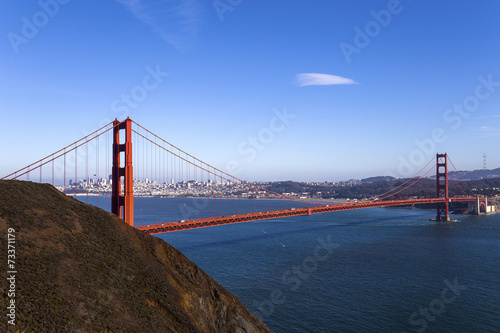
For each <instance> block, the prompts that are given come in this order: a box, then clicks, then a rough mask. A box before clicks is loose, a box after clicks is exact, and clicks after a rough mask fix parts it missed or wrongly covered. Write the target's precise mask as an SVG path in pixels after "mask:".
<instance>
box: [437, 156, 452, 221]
mask: <svg viewBox="0 0 500 333" xmlns="http://www.w3.org/2000/svg"><path fill="white" fill-rule="evenodd" d="M436 198H446V202H444V203H442V202H440V203H438V204H437V215H436V220H437V221H447V222H449V221H450V212H449V202H450V199H449V196H448V155H447V154H436Z"/></svg>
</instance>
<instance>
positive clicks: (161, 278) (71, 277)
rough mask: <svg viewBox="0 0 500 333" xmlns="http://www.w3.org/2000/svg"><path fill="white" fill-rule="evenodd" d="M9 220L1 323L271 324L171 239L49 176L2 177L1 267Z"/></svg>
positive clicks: (67, 326)
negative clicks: (10, 281) (75, 194)
mask: <svg viewBox="0 0 500 333" xmlns="http://www.w3.org/2000/svg"><path fill="white" fill-rule="evenodd" d="M8 228H14V229H15V232H14V235H15V236H16V244H15V245H16V269H17V271H18V273H17V275H16V297H15V299H16V323H17V325H16V326H11V325H8V326H7V327H8V329H9V331H10V330H12V331H17V330H21V331H23V330H25V331H26V332H32V331H34V332H104V331H107V332H270V331H269V330H268V329H267V327H266V326H265V325H264V324H263V323H262V322H261V321H260V320H259V319H258V318H257V317H256V316H254V315H253V314H252V313H251V312H250V311H249V310H248V309H247V308H246V307H245V306H244V305H243V304H242V303H241V302H240V301H239V300H238V299H237V298H236V297H235V296H233V295H232V294H231V293H230V292H228V291H227V290H226V289H224V288H223V287H222V286H220V285H219V284H218V283H217V282H215V281H214V280H213V279H212V278H211V277H210V276H208V275H207V274H205V273H204V272H203V271H202V270H201V269H200V268H198V267H197V266H196V265H195V264H193V263H192V262H191V261H189V260H188V259H187V258H186V257H185V256H184V255H182V253H180V252H179V251H177V250H176V249H174V248H173V247H171V246H170V245H169V244H167V243H165V242H164V241H162V240H160V239H158V238H156V237H152V236H148V235H146V234H144V233H142V232H140V231H138V230H135V229H134V228H132V227H129V226H128V225H126V224H125V223H124V222H122V221H121V220H119V219H118V218H117V217H115V216H114V215H112V214H110V213H107V212H105V211H103V210H100V209H98V208H95V207H93V206H90V205H86V204H83V203H81V202H78V201H77V200H74V199H72V198H69V197H66V196H65V195H63V194H62V193H60V192H59V191H57V190H56V189H55V188H53V187H52V186H50V185H40V184H35V183H30V182H19V181H0V239H1V240H2V241H1V243H2V244H3V246H2V251H1V252H0V260H1V262H2V265H1V266H2V267H3V268H5V267H6V265H5V263H6V262H7V258H6V256H7V251H6V246H5V245H4V244H6V240H7V235H6V234H7V230H8ZM221 264H223V263H221ZM3 271H4V272H6V271H7V269H6V268H5V269H3ZM2 280H3V281H2V283H1V284H0V288H1V290H0V292H1V295H2V297H1V298H0V306H1V308H2V318H6V308H7V306H8V303H7V302H8V301H9V300H10V298H9V297H8V295H7V292H8V288H7V284H6V283H5V279H2ZM2 322H4V320H3V319H2ZM0 330H2V329H0Z"/></svg>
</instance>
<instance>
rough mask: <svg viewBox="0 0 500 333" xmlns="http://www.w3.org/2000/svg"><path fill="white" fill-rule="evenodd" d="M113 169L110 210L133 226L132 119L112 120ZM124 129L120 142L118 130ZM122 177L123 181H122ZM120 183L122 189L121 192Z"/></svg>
mask: <svg viewBox="0 0 500 333" xmlns="http://www.w3.org/2000/svg"><path fill="white" fill-rule="evenodd" d="M113 126H114V128H113V169H112V174H111V179H112V180H113V184H112V194H111V212H112V213H113V214H116V215H118V217H119V218H121V219H123V220H124V221H125V222H126V223H128V224H129V225H131V226H134V188H133V185H134V183H133V179H134V172H133V168H132V120H131V119H130V118H127V119H126V120H124V121H122V122H119V121H118V120H117V119H115V121H113ZM121 130H125V142H124V143H120V131H121ZM121 153H124V155H125V156H124V162H125V163H124V166H123V167H122V166H121V158H120V155H121ZM122 178H123V183H122ZM122 184H124V191H123V193H122Z"/></svg>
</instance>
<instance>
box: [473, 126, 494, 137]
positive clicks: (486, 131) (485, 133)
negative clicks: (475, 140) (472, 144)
mask: <svg viewBox="0 0 500 333" xmlns="http://www.w3.org/2000/svg"><path fill="white" fill-rule="evenodd" d="M477 130H478V131H479V132H480V133H481V137H482V138H490V137H496V136H500V127H492V126H481V127H479V128H478V129H477Z"/></svg>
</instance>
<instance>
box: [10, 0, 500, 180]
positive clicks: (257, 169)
mask: <svg viewBox="0 0 500 333" xmlns="http://www.w3.org/2000/svg"><path fill="white" fill-rule="evenodd" d="M498 13H500V2H498V1H493V0H489V1H481V2H473V1H456V0H455V1H451V0H448V1H439V2H438V1H430V0H427V1H425V0H421V1H410V0H405V1H403V0H401V1H394V0H391V1H374V0H371V1H332V0H317V1H314V4H312V2H310V1H278V2H276V1H273V2H269V1H262V0H254V1H248V0H242V1H238V0H231V1H229V0H220V1H201V0H183V1H180V0H156V1H146V0H119V1H118V0H115V1H112V0H104V1H103V0H100V1H97V0H87V1H82V0H71V1H68V0H58V1H57V0H41V1H39V2H37V1H23V2H20V1H9V2H6V3H4V5H3V8H2V11H1V12H0V35H1V36H2V38H1V39H0V72H1V73H2V74H1V75H0V116H1V121H0V140H1V142H2V143H1V145H0V156H2V161H1V163H0V174H2V175H4V174H7V173H8V172H10V171H14V170H17V169H19V168H21V167H23V166H25V165H27V164H29V163H30V162H32V161H35V160H37V159H38V158H41V157H43V156H45V155H48V154H50V153H52V152H54V151H56V150H58V149H59V148H61V147H63V146H64V145H66V144H69V143H71V142H73V141H75V140H77V139H79V138H80V137H82V136H83V135H84V134H86V133H87V132H88V131H90V130H93V129H96V128H98V127H99V125H100V123H101V122H103V121H106V120H112V119H114V118H115V117H119V118H123V116H130V117H131V118H133V119H134V120H135V121H136V122H138V123H140V124H141V125H143V126H145V127H146V128H148V129H150V130H151V131H153V132H154V133H156V134H158V135H159V136H161V137H163V138H164V139H166V140H168V141H170V142H172V143H173V144H176V145H177V146H179V147H181V148H183V149H184V150H185V151H187V152H189V153H191V154H192V155H194V156H197V157H199V158H200V159H202V160H204V161H206V162H208V163H210V164H212V165H214V166H216V167H219V168H221V169H224V170H228V171H233V170H236V171H234V172H235V173H237V174H236V175H237V176H238V177H241V178H244V179H248V180H283V179H292V180H298V181H305V180H318V181H325V180H328V181H332V180H341V179H348V178H362V177H367V176H373V175H393V176H398V177H402V176H408V175H410V174H413V173H414V172H416V171H418V169H420V168H421V167H422V166H423V165H425V163H427V161H428V160H429V159H430V158H431V157H432V155H434V154H435V153H436V152H448V153H449V154H450V156H451V157H452V159H453V162H454V163H455V165H456V166H457V167H458V168H459V169H468V170H470V169H480V168H482V165H483V153H486V154H487V156H488V157H487V163H488V167H490V168H496V167H499V166H500V151H499V149H498V146H499V141H500V63H499V59H500V43H499V39H500V21H499V20H498ZM127 95H128V96H129V97H128V100H127V99H124V97H123V96H127ZM127 101H128V102H127ZM252 138H253V139H252ZM230 165H232V166H234V165H237V168H234V167H230Z"/></svg>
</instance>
